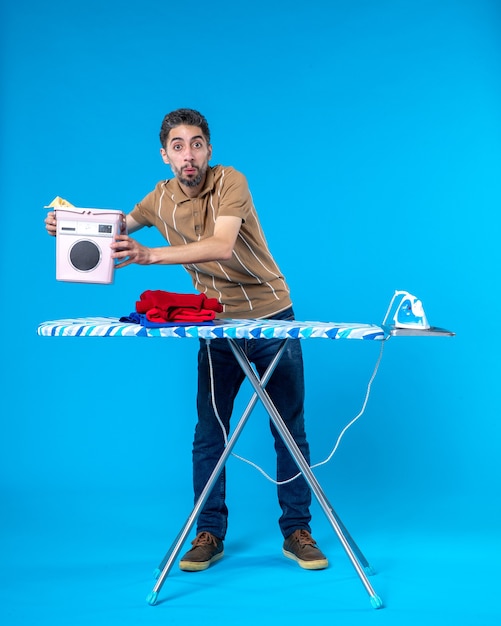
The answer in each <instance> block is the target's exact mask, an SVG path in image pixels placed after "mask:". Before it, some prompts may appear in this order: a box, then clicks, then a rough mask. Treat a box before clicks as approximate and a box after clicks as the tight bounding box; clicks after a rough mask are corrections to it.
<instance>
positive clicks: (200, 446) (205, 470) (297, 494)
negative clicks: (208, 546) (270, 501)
mask: <svg viewBox="0 0 501 626" xmlns="http://www.w3.org/2000/svg"><path fill="white" fill-rule="evenodd" d="M272 319H294V314H293V312H292V309H288V310H286V311H283V312H282V313H279V314H278V315H275V316H273V318H272ZM300 341H301V340H300V339H292V340H289V341H288V344H287V347H286V349H285V351H284V353H283V354H282V357H281V358H280V360H279V362H278V364H277V366H276V369H275V371H274V372H273V375H272V376H271V378H270V380H269V381H268V384H267V385H266V390H267V392H268V394H269V395H270V397H271V399H272V401H273V404H274V405H275V406H276V408H277V409H278V412H279V413H280V415H281V416H282V418H283V420H284V422H285V424H286V425H287V428H288V429H289V431H290V432H291V434H292V436H293V437H294V440H295V441H296V443H297V445H298V446H299V449H300V450H301V452H302V454H303V455H304V457H305V459H306V461H307V462H308V463H309V462H310V452H309V446H308V442H307V440H306V433H305V427H304V409H303V405H304V375H303V357H302V351H301V345H300ZM238 343H239V344H240V345H241V346H242V348H243V349H244V351H245V353H246V355H247V358H248V359H249V360H250V361H251V363H253V364H254V365H255V367H256V370H257V372H258V374H259V376H260V377H261V376H262V375H263V374H264V372H265V370H266V368H267V366H268V365H269V363H270V362H271V360H272V359H273V357H274V356H275V354H276V353H277V351H278V348H279V346H280V345H281V343H282V341H281V340H280V339H277V340H275V339H250V340H247V339H239V340H238ZM209 349H210V355H211V361H212V370H213V379H214V389H215V392H214V393H215V404H216V407H217V411H218V414H219V417H220V418H221V421H222V423H223V424H224V427H225V429H226V432H227V433H229V428H230V417H231V413H232V411H233V403H234V400H235V397H236V395H237V393H238V391H239V389H240V386H241V384H242V382H243V380H244V379H245V376H244V374H243V372H242V369H241V368H240V365H239V364H238V363H237V361H236V359H235V356H234V355H233V352H232V351H231V348H230V346H229V345H228V341H227V340H226V339H212V340H211V341H210V348H209ZM197 408H198V423H197V426H196V429H195V438H194V442H193V487H194V492H195V502H196V501H197V500H198V498H199V496H200V494H201V493H202V491H203V489H204V487H205V485H206V483H207V481H208V479H209V478H210V475H211V474H212V471H213V470H214V467H215V466H216V464H217V462H218V460H219V458H220V456H221V454H222V453H223V451H224V436H223V433H222V430H221V426H220V424H219V421H218V420H217V417H216V416H215V414H214V409H213V403H212V393H211V374H210V370H209V360H208V353H207V344H206V342H205V341H204V340H201V341H200V349H199V352H198V395H197ZM270 428H271V432H272V434H273V437H274V440H275V450H276V454H277V481H278V482H281V481H284V480H287V479H289V478H291V477H292V476H295V475H296V474H297V473H298V472H299V469H298V467H297V465H296V463H295V461H294V460H293V458H292V456H291V454H290V452H289V451H288V450H287V448H286V446H285V444H284V443H283V441H282V439H281V437H280V435H279V434H278V432H277V431H276V429H275V427H274V425H273V424H272V423H271V420H270ZM225 495H226V480H225V469H224V468H223V470H222V472H221V474H220V476H219V478H218V480H217V482H216V483H215V484H214V487H213V488H212V490H211V493H210V495H209V497H208V499H207V502H206V503H205V505H204V507H203V509H202V511H201V513H200V515H199V517H198V523H197V532H202V531H208V532H210V533H212V534H213V535H215V536H216V537H219V538H220V539H224V537H225V535H226V530H227V526H228V509H227V506H226V503H225ZM278 502H279V504H280V507H281V509H282V515H281V516H280V519H279V525H280V529H281V531H282V534H283V536H284V537H288V536H289V535H290V534H291V533H293V532H294V531H295V530H296V529H298V528H301V529H305V530H308V531H310V532H311V529H310V525H309V523H310V521H311V515H310V504H311V492H310V489H309V487H308V485H307V483H306V481H305V480H304V477H303V476H302V475H300V476H299V477H298V478H296V479H295V480H293V481H291V482H289V483H286V484H284V485H278Z"/></svg>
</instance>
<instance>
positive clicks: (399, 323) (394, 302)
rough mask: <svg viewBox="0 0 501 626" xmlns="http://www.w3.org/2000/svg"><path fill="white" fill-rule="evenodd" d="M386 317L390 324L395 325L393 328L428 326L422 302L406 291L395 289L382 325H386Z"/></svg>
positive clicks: (422, 328) (424, 327)
mask: <svg viewBox="0 0 501 626" xmlns="http://www.w3.org/2000/svg"><path fill="white" fill-rule="evenodd" d="M388 319H389V320H390V325H393V326H395V328H417V329H420V330H428V329H429V328H430V325H429V324H428V320H427V319H426V315H425V312H424V308H423V303H422V302H421V300H418V299H417V298H416V296H413V295H412V294H410V293H409V292H408V291H395V293H394V294H393V298H392V299H391V301H390V305H389V306H388V310H387V311H386V315H385V318H384V320H383V326H384V325H386V322H387V320H388Z"/></svg>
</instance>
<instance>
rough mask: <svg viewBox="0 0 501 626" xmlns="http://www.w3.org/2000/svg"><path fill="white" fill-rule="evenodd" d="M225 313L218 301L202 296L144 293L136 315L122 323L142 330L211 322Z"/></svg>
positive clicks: (126, 318) (157, 292)
mask: <svg viewBox="0 0 501 626" xmlns="http://www.w3.org/2000/svg"><path fill="white" fill-rule="evenodd" d="M222 311H223V307H222V305H221V304H220V303H219V302H218V300H217V299H216V298H207V296H206V295H205V294H203V293H198V294H191V293H173V292H170V291H162V290H161V289H157V290H147V291H143V293H142V294H141V295H140V297H139V300H138V301H137V302H136V311H135V312H133V313H131V314H130V315H129V316H128V317H122V318H121V319H120V321H122V322H135V323H138V324H142V325H143V326H149V325H162V324H166V323H180V324H186V323H189V322H192V323H197V324H198V323H203V322H210V321H212V320H213V319H215V317H216V313H221V312H222Z"/></svg>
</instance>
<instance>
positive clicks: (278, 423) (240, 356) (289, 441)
mask: <svg viewBox="0 0 501 626" xmlns="http://www.w3.org/2000/svg"><path fill="white" fill-rule="evenodd" d="M228 341H229V344H230V346H231V349H232V351H233V354H234V355H235V358H236V359H237V361H238V362H239V364H240V367H241V368H242V370H243V371H244V373H245V375H246V376H247V378H248V380H249V382H250V383H251V385H252V387H253V389H254V391H255V392H256V393H257V395H258V396H259V399H260V400H261V402H262V403H263V405H264V407H265V409H266V411H267V413H268V414H269V416H270V418H271V420H272V422H273V424H274V425H275V427H276V429H277V430H278V432H279V434H280V436H281V438H282V440H283V442H284V443H285V445H286V446H287V449H288V450H289V452H290V453H291V455H292V457H293V459H294V461H295V462H296V464H297V466H298V468H299V469H300V470H301V473H302V474H303V476H304V478H305V480H306V482H307V483H308V485H309V486H310V489H311V490H312V492H313V493H314V495H315V497H316V498H317V500H318V502H319V504H320V506H321V507H322V509H323V511H324V513H325V515H326V516H327V519H328V520H329V522H330V524H331V526H332V527H333V529H334V531H335V533H336V535H337V536H338V539H339V541H340V542H341V545H342V546H343V548H344V550H345V552H346V554H347V555H348V558H349V559H350V561H351V563H352V565H353V567H354V568H355V571H356V572H357V574H358V577H359V578H360V580H361V582H362V584H363V585H364V587H365V589H366V591H367V593H368V594H369V596H370V601H371V604H372V606H373V608H375V609H379V608H381V607H382V606H383V603H382V600H381V598H380V597H379V596H378V595H377V594H376V592H375V591H374V589H373V588H372V585H371V584H370V582H369V580H368V578H367V576H366V574H365V572H364V569H363V567H362V565H361V564H360V563H359V561H358V560H357V557H356V555H355V551H354V550H353V549H352V546H351V545H350V542H349V541H348V539H347V537H346V536H345V534H344V533H343V528H342V527H341V525H340V524H339V518H338V517H337V515H335V514H334V512H333V509H332V507H331V505H330V504H329V502H328V500H327V498H326V497H325V494H324V492H323V490H322V488H321V486H320V484H319V482H318V481H317V479H316V478H315V476H314V474H313V472H312V471H311V468H310V466H309V465H308V463H307V462H306V460H305V458H304V456H303V455H302V453H301V450H300V449H299V447H298V445H297V444H296V442H295V441H294V438H293V437H292V435H291V434H290V432H289V430H288V428H287V426H286V425H285V423H284V421H283V419H282V417H281V415H280V413H279V412H278V411H277V409H276V407H275V405H274V404H273V402H272V401H271V399H270V397H269V395H268V393H267V392H266V390H265V389H264V388H263V386H262V385H261V384H260V381H259V378H258V377H257V375H256V373H255V372H254V370H253V368H252V366H251V364H250V362H249V360H248V358H247V356H246V354H245V353H244V352H243V350H242V349H241V348H240V346H239V345H238V344H237V343H236V342H234V341H233V340H232V339H229V340H228ZM297 341H298V340H297ZM357 552H359V553H360V551H359V550H358V549H357ZM364 563H365V564H366V565H368V563H367V561H366V560H365V558H364Z"/></svg>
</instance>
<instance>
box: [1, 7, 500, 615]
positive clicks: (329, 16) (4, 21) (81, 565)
mask: <svg viewBox="0 0 501 626" xmlns="http://www.w3.org/2000/svg"><path fill="white" fill-rule="evenodd" d="M1 12H2V14H1V19H0V24H1V26H0V28H1V46H2V109H1V124H2V128H1V136H2V141H1V150H2V154H1V163H2V179H1V189H0V192H1V197H2V207H3V219H2V222H3V237H2V243H1V246H0V254H1V280H2V309H3V312H4V323H3V326H4V332H3V338H2V377H1V384H2V394H1V397H2V418H1V440H0V470H1V490H2V491H1V504H0V506H1V517H0V525H1V546H0V555H1V556H0V560H1V562H2V572H1V574H0V576H1V578H2V584H1V589H0V594H1V596H2V598H1V601H0V607H1V608H0V615H1V618H2V623H4V624H7V625H9V626H14V625H18V624H30V625H38V624H51V625H52V626H56V625H59V624H65V625H67V624H72V625H80V624H90V623H92V624H157V623H166V622H167V621H169V623H180V622H181V621H182V622H183V623H185V622H186V620H187V619H188V620H189V621H196V620H202V619H203V620H204V622H205V623H206V624H216V623H218V624H227V623H230V622H231V623H233V621H234V620H235V619H238V622H239V623H242V624H244V623H245V624H247V623H249V624H255V623H256V621H257V620H259V619H261V618H262V617H263V616H267V617H268V618H270V619H276V620H277V621H280V622H283V623H285V622H288V623H289V624H296V623H297V624H300V623H301V624H302V623H304V620H305V619H311V618H312V617H313V618H315V617H317V618H319V619H322V620H323V619H326V618H328V619H332V620H335V621H336V622H337V623H342V624H359V623H364V624H365V623H372V621H376V620H377V621H379V622H380V623H385V624H399V625H401V624H404V623H405V624H413V623H416V624H417V623H419V624H422V623H423V622H424V621H426V622H427V623H429V624H431V623H437V624H443V623H444V621H445V620H451V621H453V622H454V623H466V624H478V623H482V624H498V623H499V621H500V619H501V611H500V608H499V602H498V597H497V596H498V595H499V594H498V589H497V585H496V584H495V581H496V579H498V578H499V574H498V568H497V559H498V557H499V552H500V547H501V546H500V532H499V530H500V523H501V515H500V498H499V487H500V463H499V435H500V430H499V413H500V412H499V396H498V387H499V374H500V368H499V360H498V354H499V350H500V339H499V332H498V326H499V322H498V317H497V316H498V314H499V304H500V298H499V270H500V268H501V263H500V252H499V251H500V245H499V232H500V218H499V207H500V201H501V176H500V161H501V125H500V122H501V108H500V107H501V79H500V76H501V74H500V70H501V39H500V24H501V22H500V18H501V7H500V4H499V2H496V1H488V0H456V1H453V0H449V1H448V0H433V1H431V0H424V1H422V2H406V1H404V0H402V1H400V0H394V1H390V0H388V1H384V0H375V1H362V0H357V1H353V2H349V1H348V0H345V1H338V0H335V1H328V0H323V1H321V0H312V1H311V2H307V3H306V2H305V3H303V2H298V3H293V4H286V3H283V4H282V3H270V2H263V1H261V0H257V1H254V2H246V1H244V2H235V1H231V2H230V1H228V0H220V1H219V2H217V3H212V4H209V3H206V2H199V1H198V0H194V1H193V2H191V3H189V4H188V5H184V4H181V3H171V2H168V1H167V0H163V1H160V0H153V1H145V2H143V3H136V2H130V1H127V0H126V1H122V2H98V1H97V0H88V1H87V2H73V1H65V2H62V1H59V0H55V1H51V2H45V3H39V2H35V1H33V0H17V1H16V3H12V2H11V3H4V6H3V7H2V9H1ZM180 106H189V107H194V108H198V109H200V110H201V111H202V112H203V113H204V114H205V115H206V117H207V118H208V120H209V123H210V126H211V131H212V135H213V146H214V156H213V161H212V162H213V163H223V164H226V165H233V166H235V167H237V168H238V169H240V170H241V171H243V172H244V173H245V174H246V176H247V177H248V180H249V183H250V186H251V190H252V193H253V196H254V200H255V203H256V206H257V208H258V211H259V213H260V216H261V220H262V223H263V226H264V228H265V231H266V233H267V238H268V240H269V244H270V247H271V249H272V251H273V252H274V255H275V257H276V258H277V261H278V262H279V265H280V266H281V268H282V270H283V271H284V272H285V274H286V276H287V278H288V281H289V283H290V286H291V288H292V291H293V298H294V305H295V310H296V315H297V317H298V318H299V319H310V320H311V319H319V320H324V321H327V320H334V321H360V322H374V323H379V322H381V321H382V318H383V316H384V314H385V312H386V307H387V305H388V303H389V300H390V298H391V296H392V294H393V292H394V290H395V289H406V290H408V291H410V292H412V293H414V294H415V295H417V296H418V297H420V298H421V299H422V300H423V302H424V305H425V310H426V313H427V316H428V318H429V320H430V322H431V323H432V324H434V325H436V326H442V327H446V328H449V329H451V330H453V331H455V333H456V336H455V337H454V338H452V339H445V338H437V339H435V338H412V339H410V338H401V339H400V338H398V339H397V338H395V339H391V340H390V341H389V342H388V343H387V344H386V345H385V352H384V356H383V360H382V364H381V367H380V369H379V372H378V375H377V378H376V380H375V383H374V385H373V390H372V394H371V397H370V400H369V403H368V407H367V410H366V412H365V414H364V415H363V417H362V418H361V419H360V420H359V421H358V422H357V423H356V425H354V426H353V427H352V429H350V430H349V431H348V433H347V434H346V435H345V437H344V439H343V442H342V445H341V446H340V448H339V450H338V452H337V453H336V455H335V456H334V458H333V460H332V461H331V462H330V463H329V464H328V465H327V466H324V467H322V468H320V469H319V470H318V471H317V475H318V478H319V480H320V482H321V483H322V485H323V487H324V488H325V490H326V492H327V494H328V496H329V498H330V499H331V501H332V503H333V505H334V507H335V509H336V511H337V512H338V514H339V515H340V516H341V518H342V519H343V521H344V522H345V524H346V525H347V526H348V528H349V529H350V531H351V533H352V534H353V535H354V537H355V539H356V540H357V542H358V543H359V545H360V547H361V548H362V549H363V551H364V553H365V554H366V556H367V557H368V558H369V560H370V561H371V563H372V564H373V565H374V567H375V568H376V570H377V571H378V575H377V576H375V577H374V578H371V583H372V584H373V585H374V587H375V589H376V591H377V592H378V593H379V595H381V596H382V598H383V600H384V602H385V605H386V608H385V609H384V610H383V611H373V610H372V609H371V608H370V605H369V603H368V600H367V599H366V597H365V591H364V589H363V587H362V586H361V585H360V583H359V581H358V579H357V577H356V574H355V572H354V570H353V569H352V567H351V565H350V563H349V562H348V560H347V558H346V556H345V555H344V553H343V552H342V550H341V547H340V544H339V542H338V541H337V539H336V537H335V535H334V533H333V532H332V529H331V528H330V526H328V523H327V521H326V519H325V517H324V515H323V513H322V512H321V510H320V509H319V508H318V507H316V508H315V507H314V510H313V512H314V524H313V530H314V536H315V537H316V538H317V539H318V541H319V543H320V545H321V547H322V548H323V549H324V551H325V552H327V554H328V556H329V558H330V561H331V567H330V568H329V569H328V570H326V571H325V572H323V573H318V572H317V573H312V572H304V571H302V570H300V569H299V568H297V567H295V566H294V564H292V563H291V562H289V561H286V560H285V559H283V557H282V556H281V554H280V550H281V537H280V536H279V531H278V526H277V523H276V519H277V517H278V514H279V512H278V510H277V504H276V498H275V488H274V486H273V485H271V484H270V483H268V482H267V481H265V480H264V479H263V478H262V477H261V476H260V475H259V474H258V473H256V471H255V470H253V469H252V468H250V467H248V466H246V465H244V464H242V463H241V462H239V461H237V460H235V459H231V460H230V461H229V464H228V470H229V485H228V491H229V493H228V502H229V506H230V510H231V513H230V531H229V534H228V538H227V542H226V552H227V556H226V557H225V559H224V560H223V561H221V563H220V564H218V565H217V567H214V568H211V569H210V570H209V571H208V572H206V573H203V574H199V575H197V576H195V577H192V576H190V575H186V574H183V573H181V572H179V571H177V568H175V570H173V571H172V573H171V574H170V576H169V578H168V579H167V582H166V584H165V586H164V588H163V590H162V594H161V597H162V600H163V601H162V602H161V603H160V604H159V605H158V606H157V607H155V608H151V607H149V606H147V605H146V603H145V602H144V597H145V596H146V594H147V592H148V591H149V590H150V589H151V587H152V585H153V580H152V578H151V571H152V570H153V568H154V567H156V565H157V564H158V562H159V561H160V559H161V558H162V556H163V554H164V553H165V551H166V550H167V549H168V547H169V545H170V543H171V541H172V539H173V538H174V537H175V535H176V534H177V532H178V530H179V529H180V528H181V526H182V525H183V523H184V521H185V519H186V517H187V515H188V514H189V512H190V509H191V505H192V494H191V453H190V448H191V440H192V432H193V427H194V424H195V410H194V407H195V405H194V397H195V383H196V381H195V359H196V351H197V342H196V341H193V342H190V341H188V340H184V341H174V340H172V341H168V342H167V341H160V340H151V341H148V340H135V339H131V340H118V339H117V340H111V339H89V340H82V339H47V338H41V337H38V336H37V334H36V329H37V325H38V324H39V323H40V322H42V321H45V320H50V319H58V318H63V317H72V316H79V317H82V316H89V315H111V316H120V315H123V314H127V313H128V312H130V311H131V310H133V308H134V303H135V301H136V299H137V298H138V296H139V294H140V293H141V292H142V291H143V290H145V289H165V290H169V291H179V292H191V291H192V286H191V282H190V280H189V277H188V275H187V274H185V273H184V272H183V270H182V269H180V268H176V267H168V268H167V267H151V268H150V267H146V268H145V267H130V268H126V269H124V270H121V271H119V272H118V273H117V275H116V277H115V282H114V284H113V285H111V286H102V285H82V284H69V283H61V282H56V280H55V241H54V240H53V239H50V238H49V237H48V236H47V235H46V233H45V231H44V224H43V219H44V216H45V213H46V211H45V210H44V209H43V206H44V205H46V204H48V203H49V202H50V201H51V200H52V199H53V198H54V197H55V196H56V195H60V196H62V197H64V198H67V199H68V200H70V201H71V202H73V203H74V204H76V205H80V206H96V207H107V208H114V209H122V210H124V211H128V210H130V209H131V208H132V207H133V205H134V203H135V202H137V201H138V200H140V199H141V198H142V197H143V196H144V195H146V193H147V192H148V191H149V190H150V189H152V188H153V186H154V185H155V183H156V182H157V181H158V180H160V179H161V178H165V177H168V176H169V175H170V170H168V169H167V168H166V166H165V165H164V164H163V163H162V161H161V159H160V156H159V142H158V131H159V126H160V123H161V120H162V118H163V116H164V114H165V113H167V112H168V111H170V110H172V109H174V108H177V107H180ZM138 238H139V239H140V240H141V241H142V242H143V243H145V244H147V245H149V244H151V245H161V243H162V239H161V237H160V235H159V234H158V233H155V232H144V231H143V232H141V233H139V235H138ZM378 349H379V346H378V345H376V343H375V342H374V343H373V342H356V341H346V342H343V341H339V342H335V343H331V342H327V341H320V340H318V341H308V342H305V344H304V352H305V363H306V383H307V406H306V409H307V419H308V431H309V438H310V444H311V448H312V457H313V461H319V460H322V459H324V458H325V457H326V456H327V455H328V454H329V452H330V451H331V449H332V447H333V445H334V443H335V440H336V438H337V436H338V434H339V432H340V431H341V429H342V428H343V427H344V425H345V424H346V423H347V422H348V421H349V420H350V419H352V418H353V417H354V416H355V415H356V414H357V413H358V411H359V410H360V408H361V405H362V401H363V398H364V394H365V390H366V385H367V382H368V380H369V378H370V375H371V373H372V371H373V368H374V365H375V363H376V359H377V356H378ZM249 393H250V392H249V391H248V390H247V389H243V391H242V398H241V400H239V406H238V407H237V408H241V407H242V406H244V404H245V400H246V394H247V397H248V394H249ZM236 451H237V452H238V453H239V454H243V455H245V456H247V457H250V458H252V459H253V460H254V461H257V462H259V463H260V464H261V465H263V467H264V468H265V469H266V470H267V471H270V472H273V463H274V454H273V448H272V444H271V441H270V437H269V433H268V427H267V423H266V418H265V416H264V413H263V412H262V411H260V410H256V413H255V415H253V418H252V420H251V422H250V423H249V425H248V427H247V429H246V430H245V431H244V434H243V435H242V438H241V440H240V441H239V443H238V446H237V450H236Z"/></svg>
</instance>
